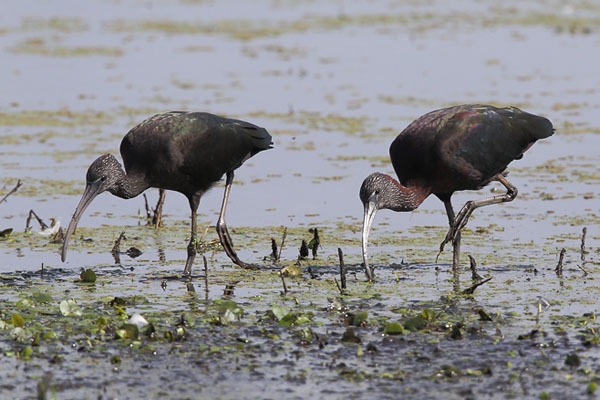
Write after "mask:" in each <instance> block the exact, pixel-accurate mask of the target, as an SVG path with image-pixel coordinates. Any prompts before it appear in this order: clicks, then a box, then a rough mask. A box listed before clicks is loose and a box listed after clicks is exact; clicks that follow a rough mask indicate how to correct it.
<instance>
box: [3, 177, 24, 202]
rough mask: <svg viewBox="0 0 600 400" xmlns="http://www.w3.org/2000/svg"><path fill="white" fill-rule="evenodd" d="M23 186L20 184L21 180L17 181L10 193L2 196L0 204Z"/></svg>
mask: <svg viewBox="0 0 600 400" xmlns="http://www.w3.org/2000/svg"><path fill="white" fill-rule="evenodd" d="M22 185H23V182H21V180H20V179H19V180H18V181H17V184H16V185H15V186H14V187H13V188H12V189H11V190H10V192H8V193H6V194H5V195H4V197H3V198H2V200H0V204H2V203H3V202H5V201H6V199H7V198H8V196H10V195H11V194H13V193H15V192H16V191H17V190H19V188H20V187H21V186H22Z"/></svg>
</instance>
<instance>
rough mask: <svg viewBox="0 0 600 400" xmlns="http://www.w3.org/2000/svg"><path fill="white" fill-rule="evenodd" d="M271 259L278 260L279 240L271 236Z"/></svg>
mask: <svg viewBox="0 0 600 400" xmlns="http://www.w3.org/2000/svg"><path fill="white" fill-rule="evenodd" d="M271 259H272V260H273V261H275V262H276V261H277V242H276V241H275V239H274V238H271Z"/></svg>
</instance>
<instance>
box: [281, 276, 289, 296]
mask: <svg viewBox="0 0 600 400" xmlns="http://www.w3.org/2000/svg"><path fill="white" fill-rule="evenodd" d="M279 276H281V283H282V284H283V294H287V292H288V288H287V285H286V284H285V277H284V276H283V273H282V272H279Z"/></svg>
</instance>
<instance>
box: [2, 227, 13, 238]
mask: <svg viewBox="0 0 600 400" xmlns="http://www.w3.org/2000/svg"><path fill="white" fill-rule="evenodd" d="M12 231H13V230H12V228H7V229H3V230H1V231H0V238H7V237H9V236H10V234H11V233H12Z"/></svg>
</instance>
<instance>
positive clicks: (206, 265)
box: [190, 254, 208, 300]
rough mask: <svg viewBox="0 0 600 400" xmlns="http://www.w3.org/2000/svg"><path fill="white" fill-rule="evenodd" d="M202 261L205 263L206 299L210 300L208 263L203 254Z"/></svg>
mask: <svg viewBox="0 0 600 400" xmlns="http://www.w3.org/2000/svg"><path fill="white" fill-rule="evenodd" d="M202 260H203V261H204V297H205V298H206V300H208V261H207V260H206V256H205V255H204V254H202ZM190 275H191V274H190Z"/></svg>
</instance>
